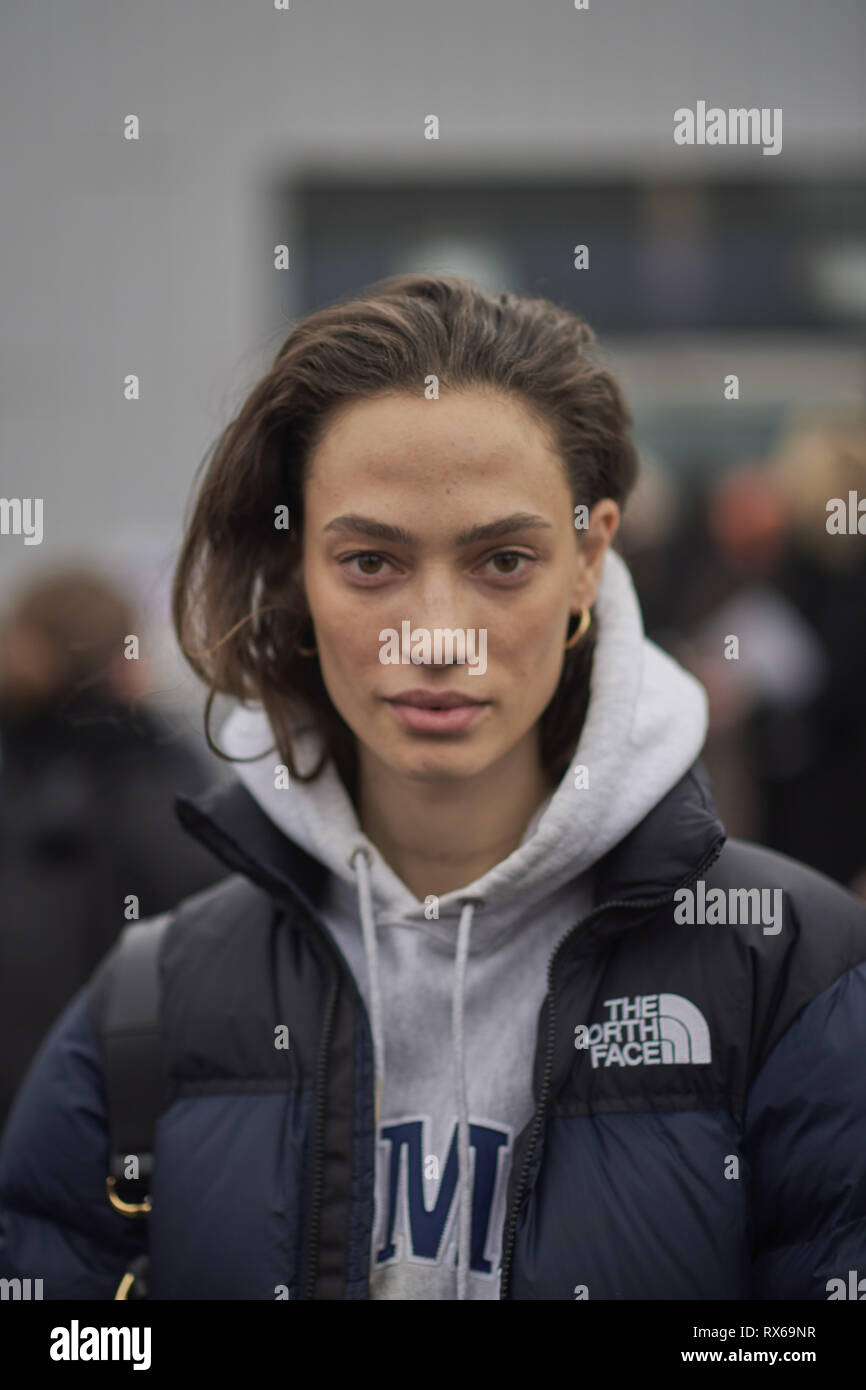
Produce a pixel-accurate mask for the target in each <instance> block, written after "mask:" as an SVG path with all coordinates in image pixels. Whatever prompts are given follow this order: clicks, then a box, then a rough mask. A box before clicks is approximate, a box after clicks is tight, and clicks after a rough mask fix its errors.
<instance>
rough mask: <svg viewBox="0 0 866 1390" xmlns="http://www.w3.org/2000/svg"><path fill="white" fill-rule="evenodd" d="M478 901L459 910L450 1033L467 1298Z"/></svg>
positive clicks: (462, 1292) (462, 1287) (460, 1267)
mask: <svg viewBox="0 0 866 1390" xmlns="http://www.w3.org/2000/svg"><path fill="white" fill-rule="evenodd" d="M474 911H475V902H472V901H466V902H463V903H462V906H461V909H460V923H459V925H458V927H457V950H456V952H455V957H454V994H453V996H452V1000H451V1036H452V1041H453V1045H454V1085H455V1089H456V1091H457V1190H458V1193H459V1207H458V1226H457V1298H458V1300H459V1301H461V1302H462V1301H464V1300H465V1299H466V1295H467V1292H468V1288H469V1260H470V1256H471V1251H470V1248H469V1246H470V1242H471V1239H472V1187H471V1183H470V1172H469V1161H470V1155H469V1101H468V1098H467V1093H466V1057H465V1053H464V1047H463V1004H464V998H465V993H466V962H467V959H468V956H469V933H470V931H471V929H472V915H473V913H474Z"/></svg>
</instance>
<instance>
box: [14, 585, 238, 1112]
mask: <svg viewBox="0 0 866 1390" xmlns="http://www.w3.org/2000/svg"><path fill="white" fill-rule="evenodd" d="M138 631H139V627H138V624H137V621H136V616H135V614H134V612H133V610H132V608H131V606H130V605H129V603H128V602H127V601H126V599H125V598H124V597H123V596H122V595H121V594H120V593H119V592H118V591H117V590H116V589H115V587H114V586H113V585H112V584H111V583H109V582H108V581H107V580H105V579H103V578H102V577H100V575H98V574H96V573H89V572H86V571H76V570H68V571H61V572H57V573H55V574H53V575H50V576H47V577H45V578H43V579H40V580H39V581H37V582H34V583H32V584H31V585H30V586H28V587H26V588H24V589H22V590H21V591H20V592H19V594H18V596H17V598H16V599H15V600H14V601H13V603H12V605H11V607H10V609H9V611H8V613H7V615H6V617H5V621H3V623H2V625H0V1128H2V1125H3V1124H4V1123H5V1119H6V1115H7V1113H8V1110H9V1107H10V1104H11V1101H12V1099H13V1096H14V1094H15V1091H16V1089H17V1087H18V1085H19V1083H20V1081H21V1080H22V1078H23V1075H24V1072H25V1071H26V1069H27V1066H28V1065H29V1063H30V1061H31V1059H32V1057H33V1056H34V1054H35V1052H36V1050H37V1048H38V1046H39V1043H40V1042H41V1040H42V1038H43V1036H44V1034H45V1033H46V1031H47V1030H48V1028H49V1027H50V1025H51V1024H52V1023H53V1021H54V1019H55V1017H56V1016H57V1014H58V1013H59V1012H60V1010H61V1009H62V1007H63V1006H64V1005H65V1004H66V1002H67V1001H68V1000H69V999H70V998H71V997H72V995H73V994H74V993H75V991H76V990H77V989H78V988H79V987H80V986H81V985H82V984H83V983H84V982H85V981H86V980H87V979H88V977H89V976H90V974H91V973H92V971H93V969H94V967H95V966H96V964H97V962H98V961H99V960H100V958H101V957H102V956H103V955H104V953H105V952H106V951H107V950H108V948H109V947H110V946H111V944H112V943H113V941H114V939H115V937H116V936H117V934H118V932H119V931H120V930H121V928H122V927H123V926H124V925H125V922H126V921H127V920H131V919H132V917H133V915H134V916H137V917H141V918H143V917H146V916H148V915H151V914H153V913H155V912H160V911H162V910H163V909H164V908H167V907H170V906H172V905H173V904H174V903H175V902H177V900H178V898H179V897H183V896H185V895H187V894H189V893H192V892H194V891H196V890H197V889H200V888H204V887H206V886H207V885H208V884H210V883H213V882H215V881H216V880H217V879H219V878H220V877H222V874H221V871H220V867H219V865H218V863H217V862H216V861H215V860H214V859H213V857H212V856H211V855H209V854H207V853H206V852H205V851H204V850H203V849H201V848H200V847H199V846H198V845H196V844H195V843H194V842H193V841H192V840H191V839H190V837H189V836H188V835H185V834H184V833H183V832H182V831H181V829H180V826H179V825H178V824H177V822H176V820H175V817H174V810H173V798H174V795H175V793H177V792H187V793H193V792H195V791H198V790H202V789H203V788H204V787H205V786H207V785H208V783H209V782H211V781H215V780H216V777H215V775H214V774H212V773H211V772H210V770H209V769H208V768H207V766H206V764H205V763H204V761H203V760H202V758H201V757H200V755H199V753H198V751H197V750H194V749H193V748H192V747H191V746H190V745H189V744H188V743H187V741H186V740H185V739H184V738H181V737H179V736H178V735H177V734H176V733H175V732H174V731H173V730H172V728H171V727H170V725H169V724H168V723H167V721H166V720H165V719H164V718H163V717H162V716H160V715H158V714H156V713H155V712H153V711H151V710H150V709H148V708H147V707H146V705H145V704H144V703H143V702H142V696H143V693H144V686H145V674H144V662H143V661H142V660H141V659H140V658H139V659H137V660H136V659H127V658H126V657H125V656H124V647H125V642H126V639H128V638H129V637H130V636H134V635H135V634H136V633H137V632H138ZM130 649H131V648H130ZM133 897H134V899H136V900H137V902H136V903H133V902H132V901H131V899H132V898H133Z"/></svg>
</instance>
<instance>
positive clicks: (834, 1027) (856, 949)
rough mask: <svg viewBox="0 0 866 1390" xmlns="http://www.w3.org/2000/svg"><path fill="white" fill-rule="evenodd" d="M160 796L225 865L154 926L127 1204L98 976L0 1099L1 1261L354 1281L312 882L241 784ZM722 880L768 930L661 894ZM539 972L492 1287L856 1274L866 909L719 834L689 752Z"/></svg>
mask: <svg viewBox="0 0 866 1390" xmlns="http://www.w3.org/2000/svg"><path fill="white" fill-rule="evenodd" d="M181 814H182V818H183V819H184V821H185V823H186V825H187V828H188V829H189V830H190V831H191V832H192V833H193V834H194V835H195V836H196V837H197V838H198V839H199V840H200V841H202V842H203V843H205V844H206V845H208V846H209V847H210V848H211V849H212V850H213V851H214V852H215V853H216V854H217V856H218V857H219V858H220V859H221V860H222V861H223V862H224V864H226V865H227V866H228V867H229V869H230V870H232V874H231V876H230V877H229V878H228V879H227V880H225V882H223V883H221V884H219V885H217V886H216V887H215V888H211V889H208V890H207V891H206V892H204V893H201V894H198V895H197V896H195V897H193V898H190V899H187V900H186V902H185V903H184V904H182V905H181V907H180V909H179V910H178V911H177V913H176V914H175V917H174V919H173V921H172V923H171V925H170V927H169V929H168V930H167V932H166V934H165V936H164V938H163V942H162V947H161V954H160V959H159V971H160V981H161V1026H162V1031H163V1040H164V1064H165V1077H166V1080H165V1090H164V1097H163V1102H162V1111H161V1114H160V1116H159V1119H158V1123H157V1127H156V1142H155V1149H154V1155H155V1167H154V1174H153V1182H152V1189H151V1191H152V1198H153V1211H152V1214H151V1216H150V1218H149V1219H148V1220H147V1221H130V1220H128V1219H126V1218H124V1217H123V1216H122V1215H119V1214H118V1213H117V1212H116V1211H114V1210H113V1209H112V1207H111V1206H110V1205H109V1203H108V1201H107V1199H106V1192H105V1178H106V1172H107V1165H108V1139H107V1129H106V1116H105V1087H104V1073H103V1063H102V1057H101V1050H100V1043H99V1031H98V1019H99V1011H100V1007H101V1004H100V1001H101V991H102V982H103V980H104V975H105V966H103V967H100V970H99V971H98V972H97V974H96V976H95V977H94V979H93V980H92V981H91V984H90V986H88V988H87V989H85V990H84V991H82V992H81V993H80V994H79V995H78V996H77V997H76V998H75V1000H74V1001H73V1002H72V1004H71V1005H70V1006H69V1007H68V1009H67V1010H66V1012H65V1013H64V1015H63V1016H62V1018H61V1019H60V1020H59V1022H58V1023H57V1025H56V1026H55V1028H54V1030H53V1032H52V1033H51V1035H50V1036H49V1038H48V1039H47V1040H46V1042H45V1044H44V1046H43V1048H42V1050H41V1052H40V1054H39V1056H38V1058H37V1060H36V1062H35V1064H34V1066H33V1068H32V1070H31V1072H30V1075H29V1079H28V1081H27V1083H26V1084H25V1086H24V1088H23V1090H22V1092H21V1093H20V1095H19V1097H18V1100H17V1103H16V1105H15V1107H14V1109H13V1113H12V1116H11V1120H10V1124H9V1126H8V1128H7V1132H6V1135H5V1138H4V1143H3V1148H2V1153H0V1274H2V1275H3V1276H5V1277H14V1276H20V1277H33V1278H42V1279H43V1280H44V1294H45V1297H46V1298H94V1299H109V1298H112V1297H113V1296H114V1293H115V1290H116V1288H117V1285H118V1283H119V1281H120V1280H121V1277H122V1275H123V1273H124V1270H125V1269H126V1267H127V1265H128V1264H129V1262H130V1260H131V1259H132V1258H133V1257H134V1256H135V1255H137V1254H139V1253H141V1252H143V1251H145V1250H146V1249H149V1254H150V1270H149V1277H150V1294H151V1296H152V1297H154V1298H161V1299H184V1298H189V1299H273V1298H275V1297H279V1296H281V1295H280V1294H279V1293H277V1290H279V1289H282V1290H283V1291H287V1292H284V1293H283V1294H282V1296H289V1297H292V1298H304V1299H363V1298H366V1297H367V1296H368V1277H369V1265H370V1242H371V1230H372V1220H373V1177H374V1128H373V1051H372V1042H371V1034H370V1026H369V1022H368V1018H367V1013H366V1010H365V1008H364V1005H363V1002H362V1000H361V998H360V996H359V993H358V989H357V987H356V985H355V983H354V980H353V977H352V975H351V973H350V971H349V970H348V968H347V966H346V964H345V962H344V960H343V959H342V956H341V954H340V952H339V950H338V949H337V947H336V944H335V942H334V941H333V939H332V938H331V936H330V933H329V931H328V929H327V927H326V926H325V924H324V922H323V921H322V920H321V919H320V915H319V913H318V911H317V907H316V903H317V900H318V896H319V892H320V889H321V875H322V873H323V872H325V871H324V870H323V868H322V866H321V865H319V864H318V863H317V862H316V861H314V860H313V859H312V858H310V857H309V856H308V855H307V854H306V853H304V852H303V851H302V850H300V849H299V848H298V847H297V846H296V845H294V844H292V843H291V842H290V841H288V840H287V839H286V838H285V837H284V836H283V835H282V834H281V832H280V831H279V830H277V828H276V827H275V826H274V825H273V824H272V822H270V821H269V820H268V818H267V817H266V816H265V815H264V814H263V812H262V811H261V810H260V809H259V807H258V806H257V804H256V803H255V801H254V800H253V799H252V798H251V797H250V796H249V794H248V793H247V792H246V790H245V789H243V788H242V787H240V786H236V787H231V788H228V789H226V788H223V789H221V790H220V791H218V792H217V793H215V794H214V795H212V796H209V797H206V798H201V799H199V800H198V801H197V802H191V801H185V802H183V803H182V805H181ZM744 885H748V887H749V889H751V890H753V891H754V890H762V889H766V890H768V891H769V892H771V893H772V892H773V891H775V890H781V895H782V896H781V901H782V905H783V915H782V923H781V929H780V930H779V931H778V932H777V933H774V934H768V933H767V932H766V931H765V930H764V928H763V927H762V926H761V925H760V924H756V925H748V924H740V925H718V924H712V922H711V921H707V922H705V923H704V924H703V925H701V924H694V925H691V924H689V923H688V921H686V920H683V919H684V916H685V909H684V908H683V906H682V904H683V902H684V897H683V895H682V893H681V892H680V893H678V890H681V889H683V888H684V887H692V889H693V892H694V899H693V901H694V902H696V903H697V902H698V901H702V902H704V903H709V902H711V901H716V902H719V901H721V895H719V894H718V893H716V894H715V895H713V890H722V894H723V895H724V900H725V901H726V902H728V903H732V902H733V898H732V895H735V894H736V893H737V892H738V891H742V889H743V886H744ZM675 894H678V896H676V897H675ZM699 895H700V897H699ZM707 916H709V913H707ZM548 986H549V987H548V992H547V997H546V1000H545V1004H544V1007H543V1008H542V1010H541V1014H540V1017H539V1020H538V1034H537V1047H536V1057H535V1070H534V1091H535V1097H536V1102H537V1108H536V1113H535V1116H534V1119H533V1120H532V1122H531V1123H530V1124H529V1125H527V1127H526V1128H525V1130H524V1131H523V1132H522V1133H521V1134H520V1135H519V1136H518V1137H517V1140H516V1143H515V1153H514V1162H513V1164H512V1169H511V1177H510V1182H509V1191H508V1207H507V1215H506V1219H505V1228H504V1232H503V1256H502V1278H501V1297H502V1298H506V1299H509V1298H510V1299H569V1300H570V1299H574V1298H576V1297H577V1298H583V1297H588V1298H590V1299H693V1298H696V1299H749V1298H754V1299H815V1300H822V1299H826V1298H828V1297H830V1296H831V1295H830V1292H829V1291H828V1290H829V1289H832V1288H833V1287H835V1286H834V1285H833V1284H832V1283H831V1281H833V1280H838V1279H841V1280H847V1277H848V1272H849V1271H850V1270H852V1269H854V1270H857V1271H859V1274H860V1276H861V1277H862V1276H863V1275H866V1065H864V1059H866V907H864V906H863V905H862V904H861V903H860V902H858V901H857V900H856V899H855V898H854V897H853V896H851V895H850V894H849V893H847V892H846V891H845V890H844V889H842V888H840V887H839V886H837V885H836V884H835V883H833V882H831V881H830V880H829V879H826V878H824V877H822V876H821V875H819V874H817V873H815V872H813V871H811V870H810V869H807V868H805V867H803V866H802V865H799V864H797V863H795V862H793V861H792V860H789V859H786V858H784V857H782V856H780V855H777V854H773V853H771V852H769V851H767V850H764V849H760V848H757V847H755V846H752V845H748V844H745V843H741V842H737V841H733V840H727V841H726V840H725V836H724V831H723V828H722V826H721V824H720V822H719V819H718V816H717V814H716V811H715V809H714V806H713V803H712V798H711V794H710V789H709V786H708V783H707V779H706V776H705V774H704V772H703V770H702V768H701V765H700V764H696V765H695V767H694V768H693V769H692V771H691V772H690V773H688V774H687V775H686V776H685V777H684V778H683V779H682V780H681V781H680V782H679V783H678V784H677V785H676V786H675V787H674V788H673V789H672V790H671V791H670V792H669V793H668V794H667V795H666V796H665V797H664V798H663V800H662V801H660V802H659V804H658V805H657V806H656V807H655V809H654V810H653V811H652V812H651V813H650V814H649V815H648V816H647V817H646V818H645V819H644V820H643V821H642V822H641V823H640V824H639V825H638V826H637V827H636V829H635V830H634V831H632V832H631V833H630V834H629V835H628V836H627V837H626V838H625V839H624V840H623V841H622V842H621V843H620V844H619V845H617V846H616V848H615V849H614V850H612V851H611V852H610V853H609V854H608V855H607V856H606V857H605V858H604V859H603V860H602V861H601V862H600V864H599V866H598V873H597V875H596V903H595V906H594V908H593V911H592V913H591V914H590V916H589V917H588V918H584V920H583V922H582V923H580V924H578V925H576V927H575V930H574V931H572V932H571V933H570V934H569V935H568V936H567V937H566V938H565V939H564V940H563V942H562V943H561V944H560V947H559V948H558V950H557V951H556V953H555V955H554V957H553V959H552V960H551V962H550V968H549V980H548ZM285 1018H291V1019H292V1020H293V1024H294V1026H293V1033H292V1042H293V1045H292V1048H291V1050H290V1051H280V1050H277V1049H275V1048H274V1046H273V1042H272V1039H273V1036H274V1029H275V1028H276V1027H277V1026H278V1025H279V1024H280V1023H281V1021H282V1020H284V1019H285ZM612 1049H616V1051H615V1052H614V1051H612ZM613 1058H615V1060H616V1065H610V1061H611V1059H613ZM148 1228H149V1229H148Z"/></svg>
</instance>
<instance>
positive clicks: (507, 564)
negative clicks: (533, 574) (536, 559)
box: [486, 550, 533, 575]
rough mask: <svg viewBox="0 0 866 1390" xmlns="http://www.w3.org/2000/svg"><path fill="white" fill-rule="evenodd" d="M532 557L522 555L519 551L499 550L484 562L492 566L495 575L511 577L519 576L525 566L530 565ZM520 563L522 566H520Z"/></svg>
mask: <svg viewBox="0 0 866 1390" xmlns="http://www.w3.org/2000/svg"><path fill="white" fill-rule="evenodd" d="M532 559H533V557H532V556H531V555H524V554H522V552H521V551H519V550H500V551H498V552H497V554H496V555H491V556H490V559H489V560H487V561H486V563H487V564H488V565H493V566H494V568H495V571H496V573H497V574H501V575H512V574H520V573H521V572H522V570H523V569H524V567H525V564H531V563H532ZM521 561H523V562H524V564H521Z"/></svg>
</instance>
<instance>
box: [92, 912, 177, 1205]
mask: <svg viewBox="0 0 866 1390" xmlns="http://www.w3.org/2000/svg"><path fill="white" fill-rule="evenodd" d="M171 917H172V914H171V913H169V912H166V913H163V914H162V915H161V916H159V917H154V918H151V919H150V920H148V921H146V922H136V923H134V924H132V925H131V926H129V927H125V928H124V930H123V933H122V935H121V937H120V940H119V942H118V944H117V947H116V948H115V951H114V952H113V953H112V959H111V960H110V962H109V963H108V973H107V977H106V980H105V994H104V996H103V998H104V1004H103V1012H102V1026H101V1034H102V1049H103V1057H104V1062H105V1084H106V1091H107V1098H108V1144H109V1175H108V1179H107V1183H106V1186H107V1189H108V1194H109V1200H110V1201H111V1203H112V1205H113V1206H114V1207H116V1208H117V1210H119V1211H123V1212H124V1214H125V1215H127V1216H146V1215H147V1213H148V1212H149V1210H150V1178H151V1173H152V1171H153V1132H154V1128H155V1125H156V1118H157V1115H158V1114H159V1112H160V1110H161V1109H162V1104H163V1097H164V1084H165V1083H164V1070H163V1058H162V1044H161V1036H160V1027H159V949H160V945H161V943H162V939H163V936H164V933H165V930H166V927H167V926H168V924H169V922H170V921H171ZM131 1160H136V1161H135V1162H131ZM136 1170H137V1176H135V1175H134V1174H135V1172H136ZM129 1174H132V1176H130V1175H129Z"/></svg>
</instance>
